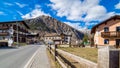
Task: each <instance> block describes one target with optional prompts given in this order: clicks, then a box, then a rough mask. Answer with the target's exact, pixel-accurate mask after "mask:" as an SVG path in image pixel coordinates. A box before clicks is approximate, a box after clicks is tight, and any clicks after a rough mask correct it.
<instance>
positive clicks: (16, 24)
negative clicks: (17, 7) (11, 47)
mask: <svg viewBox="0 0 120 68" xmlns="http://www.w3.org/2000/svg"><path fill="white" fill-rule="evenodd" d="M16 25H17V47H19V39H18V22H17V21H16Z"/></svg>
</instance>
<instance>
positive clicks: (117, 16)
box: [91, 15, 120, 34]
mask: <svg viewBox="0 0 120 68" xmlns="http://www.w3.org/2000/svg"><path fill="white" fill-rule="evenodd" d="M116 18H118V19H120V15H114V16H112V17H110V18H108V19H106V20H104V21H103V22H101V23H99V24H97V25H95V26H94V27H93V28H92V29H91V34H92V33H95V29H96V28H97V27H98V26H100V25H102V24H104V23H106V22H107V21H109V20H111V19H116Z"/></svg>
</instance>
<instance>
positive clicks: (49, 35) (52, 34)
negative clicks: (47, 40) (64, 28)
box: [44, 33, 59, 37]
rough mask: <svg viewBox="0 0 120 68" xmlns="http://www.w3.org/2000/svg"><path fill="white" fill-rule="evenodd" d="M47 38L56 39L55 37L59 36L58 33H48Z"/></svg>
mask: <svg viewBox="0 0 120 68" xmlns="http://www.w3.org/2000/svg"><path fill="white" fill-rule="evenodd" d="M44 36H45V37H54V36H59V35H58V34H57V33H48V34H45V35H44Z"/></svg>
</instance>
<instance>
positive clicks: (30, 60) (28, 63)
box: [24, 48, 40, 68]
mask: <svg viewBox="0 0 120 68" xmlns="http://www.w3.org/2000/svg"><path fill="white" fill-rule="evenodd" d="M39 49H40V48H38V50H37V51H36V52H35V53H34V54H33V55H32V57H31V58H30V59H29V61H28V62H27V63H26V65H25V66H24V68H30V66H31V64H32V62H33V61H34V57H35V56H36V54H37V53H38V51H39Z"/></svg>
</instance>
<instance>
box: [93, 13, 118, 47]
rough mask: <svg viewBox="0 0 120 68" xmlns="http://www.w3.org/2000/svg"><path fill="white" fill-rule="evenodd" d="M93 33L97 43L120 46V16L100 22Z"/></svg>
mask: <svg viewBox="0 0 120 68" xmlns="http://www.w3.org/2000/svg"><path fill="white" fill-rule="evenodd" d="M91 33H92V34H93V35H94V44H95V45H109V46H114V45H116V46H117V47H119V46H120V16H119V15H115V16H113V17H111V18H109V19H107V20H105V21H103V22H101V23H100V24H97V25H95V26H94V27H93V28H92V30H91Z"/></svg>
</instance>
